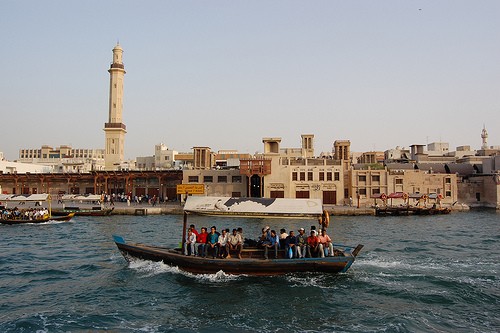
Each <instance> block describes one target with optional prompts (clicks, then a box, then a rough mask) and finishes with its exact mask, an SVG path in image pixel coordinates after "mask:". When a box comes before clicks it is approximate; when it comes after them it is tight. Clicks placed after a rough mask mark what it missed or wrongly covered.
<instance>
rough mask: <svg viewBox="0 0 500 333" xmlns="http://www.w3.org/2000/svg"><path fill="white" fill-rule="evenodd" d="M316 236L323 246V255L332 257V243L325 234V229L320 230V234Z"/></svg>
mask: <svg viewBox="0 0 500 333" xmlns="http://www.w3.org/2000/svg"><path fill="white" fill-rule="evenodd" d="M318 238H319V242H320V243H321V245H322V246H323V251H325V256H328V257H333V243H332V239H331V238H330V236H328V235H327V233H326V229H323V230H321V235H319V236H318Z"/></svg>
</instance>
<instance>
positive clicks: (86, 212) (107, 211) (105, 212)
mask: <svg viewBox="0 0 500 333" xmlns="http://www.w3.org/2000/svg"><path fill="white" fill-rule="evenodd" d="M114 209H115V208H114V207H113V208H104V209H103V208H101V207H92V208H91V209H81V208H80V207H65V208H64V209H62V210H57V209H53V210H52V216H64V215H67V214H69V213H74V214H75V215H77V216H109V215H111V213H112V212H113V210H114Z"/></svg>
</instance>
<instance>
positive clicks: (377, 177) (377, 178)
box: [372, 175, 380, 182]
mask: <svg viewBox="0 0 500 333" xmlns="http://www.w3.org/2000/svg"><path fill="white" fill-rule="evenodd" d="M379 181H380V175H373V176H372V182H379Z"/></svg>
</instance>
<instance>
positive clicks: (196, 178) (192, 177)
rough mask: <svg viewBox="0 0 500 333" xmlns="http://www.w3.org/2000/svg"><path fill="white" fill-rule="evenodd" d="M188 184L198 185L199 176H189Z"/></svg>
mask: <svg viewBox="0 0 500 333" xmlns="http://www.w3.org/2000/svg"><path fill="white" fill-rule="evenodd" d="M188 182H189V183H197V182H198V176H189V177H188Z"/></svg>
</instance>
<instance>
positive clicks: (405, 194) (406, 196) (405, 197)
mask: <svg viewBox="0 0 500 333" xmlns="http://www.w3.org/2000/svg"><path fill="white" fill-rule="evenodd" d="M403 200H404V201H406V200H408V193H403Z"/></svg>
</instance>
